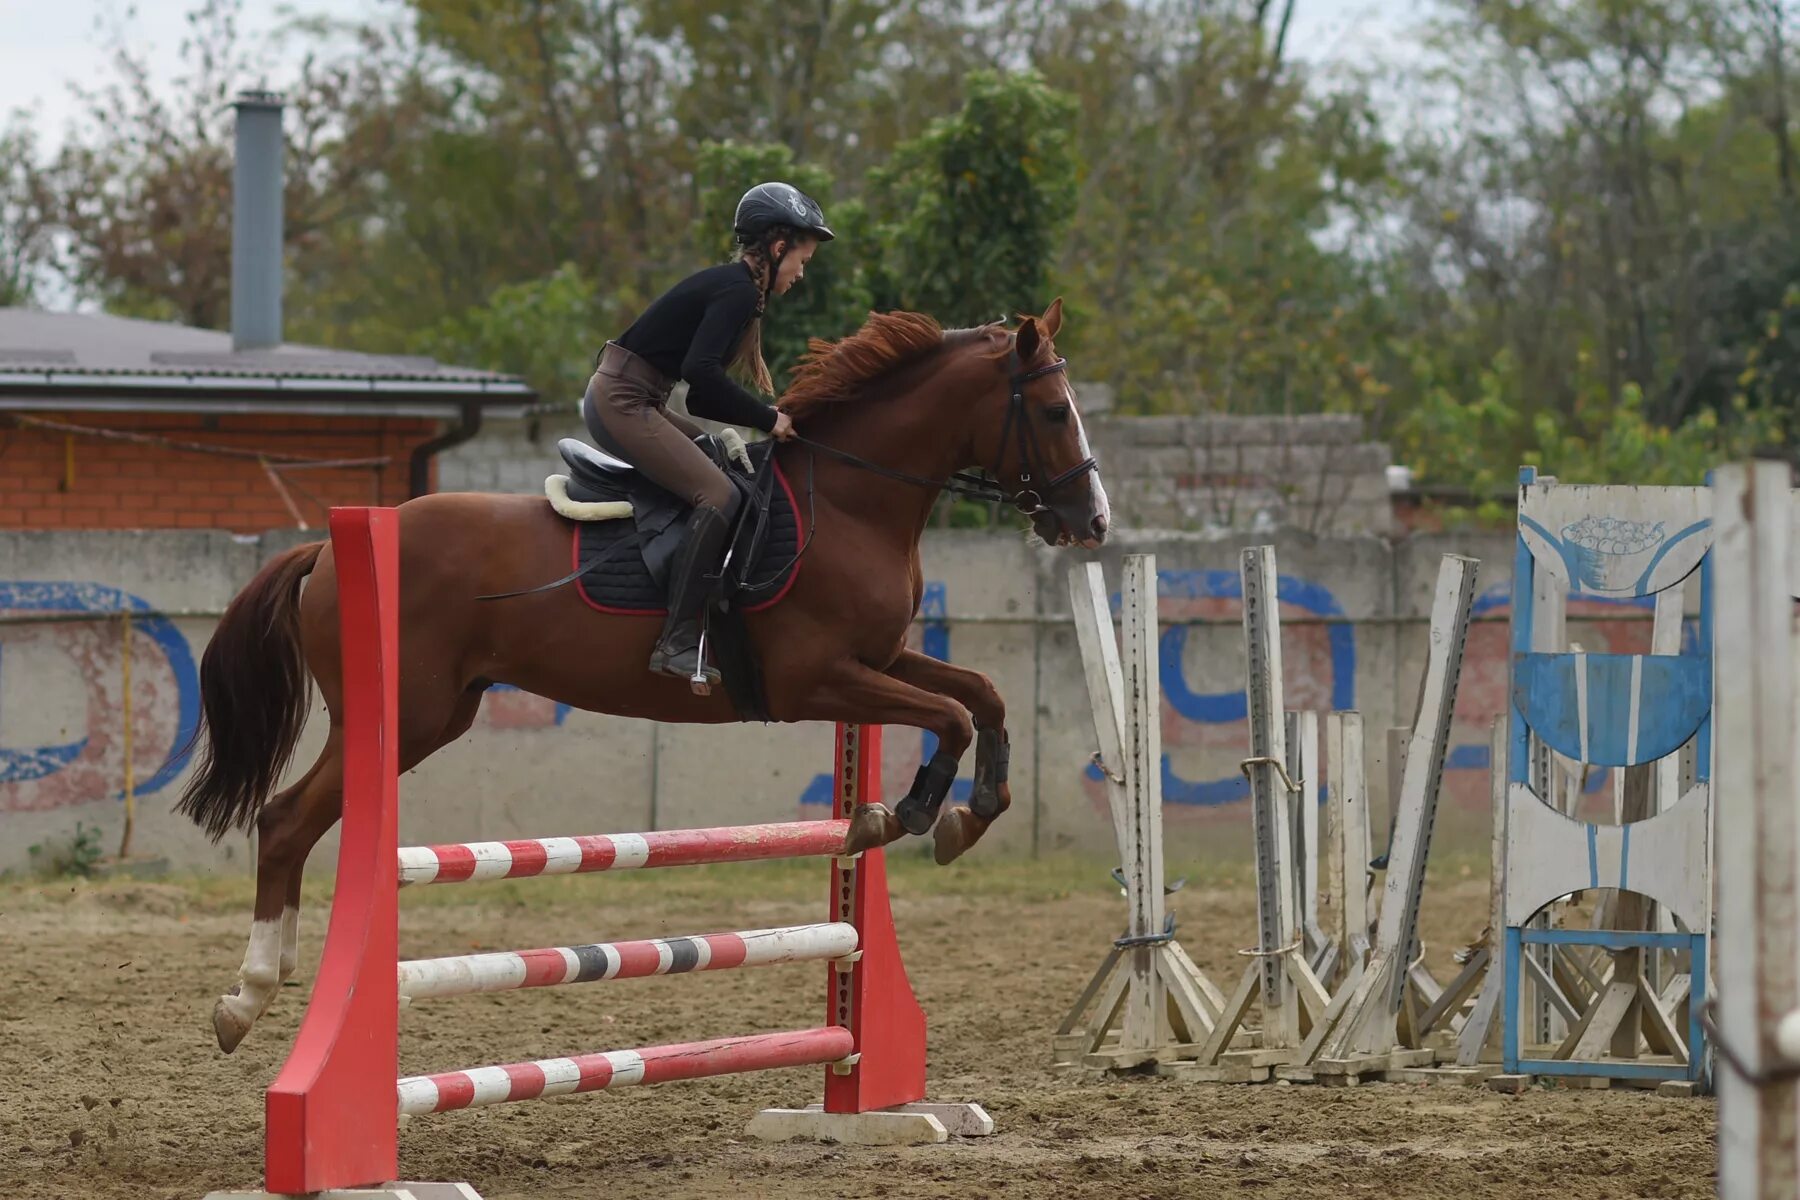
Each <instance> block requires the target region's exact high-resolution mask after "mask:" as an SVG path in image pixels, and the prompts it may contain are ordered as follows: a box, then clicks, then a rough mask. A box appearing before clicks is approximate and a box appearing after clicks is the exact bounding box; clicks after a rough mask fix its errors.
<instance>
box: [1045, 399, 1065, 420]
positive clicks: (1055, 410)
mask: <svg viewBox="0 0 1800 1200" xmlns="http://www.w3.org/2000/svg"><path fill="white" fill-rule="evenodd" d="M1045 415H1046V416H1048V417H1049V418H1050V420H1051V422H1052V423H1053V424H1056V425H1067V424H1068V423H1069V406H1068V405H1066V404H1053V405H1051V406H1050V407H1049V408H1048V409H1047V410H1045Z"/></svg>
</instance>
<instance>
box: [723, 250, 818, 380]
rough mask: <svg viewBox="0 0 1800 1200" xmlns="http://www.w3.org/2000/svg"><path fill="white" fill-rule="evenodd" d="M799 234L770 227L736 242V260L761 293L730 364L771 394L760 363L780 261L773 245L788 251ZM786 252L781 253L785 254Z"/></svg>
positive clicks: (764, 365) (765, 369)
mask: <svg viewBox="0 0 1800 1200" xmlns="http://www.w3.org/2000/svg"><path fill="white" fill-rule="evenodd" d="M800 236H801V235H800V231H799V230H798V229H796V228H794V227H793V226H792V225H771V226H769V227H768V228H767V229H765V230H763V231H762V233H761V234H760V235H759V236H757V237H756V238H755V239H754V240H753V241H746V240H745V239H743V238H741V237H740V238H739V239H738V246H737V255H736V257H737V259H738V260H739V261H740V262H748V263H749V264H750V266H751V267H752V269H754V270H755V272H756V275H757V280H758V284H759V287H760V290H761V294H760V295H759V296H758V297H757V301H756V316H755V317H754V318H752V319H751V321H750V327H749V328H748V329H746V330H745V331H744V339H743V342H742V343H741V344H740V345H739V346H738V352H737V356H736V357H735V358H733V359H732V361H731V365H732V367H733V368H735V369H736V370H737V371H738V372H739V373H740V374H742V375H744V376H746V377H747V378H748V379H749V380H750V382H751V383H753V384H755V385H756V386H757V387H758V388H761V389H762V390H763V391H765V392H768V393H769V394H770V395H773V394H774V393H775V380H774V379H773V378H772V377H771V376H770V375H769V364H768V363H766V362H764V361H763V351H762V323H763V312H764V310H765V309H766V308H767V307H768V303H769V293H770V291H771V290H772V289H773V288H774V287H775V272H776V270H777V269H778V268H779V267H780V266H781V259H780V258H778V257H776V255H775V254H774V253H773V250H774V246H775V243H776V242H785V243H787V249H789V250H791V249H792V248H793V245H794V241H795V239H797V238H799V237H800ZM786 252H787V251H786V250H784V251H783V252H782V253H783V254H784V255H785V254H786Z"/></svg>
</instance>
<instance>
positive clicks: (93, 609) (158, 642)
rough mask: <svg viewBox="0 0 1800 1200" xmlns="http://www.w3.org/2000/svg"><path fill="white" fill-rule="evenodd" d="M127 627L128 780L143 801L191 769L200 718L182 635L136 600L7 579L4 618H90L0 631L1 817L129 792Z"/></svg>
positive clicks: (111, 590) (83, 586) (195, 679)
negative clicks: (189, 754)
mask: <svg viewBox="0 0 1800 1200" xmlns="http://www.w3.org/2000/svg"><path fill="white" fill-rule="evenodd" d="M123 613H130V614H132V619H131V622H130V630H131V634H130V680H131V695H130V704H129V711H130V713H131V734H132V736H131V747H132V749H131V760H132V761H131V776H132V781H133V790H134V791H135V793H136V794H138V795H148V794H152V793H155V792H158V791H161V790H162V789H163V788H165V787H167V786H168V785H169V784H170V783H171V782H173V781H174V780H175V779H176V778H177V777H178V776H179V775H180V774H181V771H182V769H183V767H184V766H185V765H186V761H187V759H186V756H185V755H183V754H179V753H177V751H178V750H180V749H181V748H183V747H185V745H186V743H187V740H188V737H189V736H190V735H191V733H192V732H193V729H194V727H195V725H196V724H197V723H198V721H199V716H200V676H199V672H198V670H197V669H196V667H195V663H194V655H193V651H192V649H191V648H190V647H189V645H188V640H187V637H186V636H185V635H184V634H183V633H182V632H181V630H180V629H178V628H176V626H175V623H174V622H173V621H170V620H169V619H168V618H166V617H162V616H157V615H155V612H154V606H152V605H151V604H150V603H149V602H148V601H147V600H145V599H143V598H142V597H141V596H134V595H132V594H131V593H129V592H125V591H121V590H120V589H118V588H115V587H108V586H106V585H104V584H99V583H91V582H38V581H31V580H10V581H9V580H0V614H5V615H9V616H20V615H31V616H49V615H54V614H69V615H79V616H81V617H84V618H90V619H83V620H71V621H41V622H36V621H34V622H29V623H18V624H7V625H0V812H47V811H52V810H56V809H62V808H69V807H72V806H75V805H79V804H91V803H93V802H94V801H96V800H102V799H106V798H109V797H110V798H115V799H116V798H121V797H123V795H124V785H125V778H126V770H125V767H126V764H125V761H124V755H125V738H124V736H123V734H124V731H125V712H126V711H127V707H128V706H127V704H126V696H125V679H126V644H125V639H124V634H123V629H124V622H123V621H121V620H96V619H91V618H94V617H97V616H105V615H108V614H123Z"/></svg>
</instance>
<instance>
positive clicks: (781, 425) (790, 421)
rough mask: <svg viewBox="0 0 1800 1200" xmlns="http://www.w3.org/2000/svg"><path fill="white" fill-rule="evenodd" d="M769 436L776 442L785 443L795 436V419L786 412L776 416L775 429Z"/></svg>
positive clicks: (778, 413) (770, 431)
mask: <svg viewBox="0 0 1800 1200" xmlns="http://www.w3.org/2000/svg"><path fill="white" fill-rule="evenodd" d="M769 436H770V437H772V438H774V439H775V440H776V441H780V442H785V441H787V440H788V439H789V438H791V437H793V436H794V418H792V417H790V416H788V415H787V414H786V413H784V412H777V413H776V414H775V428H773V429H771V430H769Z"/></svg>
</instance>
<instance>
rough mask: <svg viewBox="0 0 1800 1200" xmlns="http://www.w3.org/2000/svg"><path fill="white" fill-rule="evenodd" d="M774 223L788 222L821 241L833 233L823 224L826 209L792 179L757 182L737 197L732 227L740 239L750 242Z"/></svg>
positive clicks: (746, 242) (783, 223)
mask: <svg viewBox="0 0 1800 1200" xmlns="http://www.w3.org/2000/svg"><path fill="white" fill-rule="evenodd" d="M775 225H790V226H792V227H793V228H795V229H798V230H800V231H802V232H803V233H808V234H811V235H812V236H813V237H816V238H818V239H819V240H820V241H821V242H829V241H830V240H831V239H832V237H833V236H835V235H834V234H833V233H832V232H831V228H830V226H828V225H826V224H825V210H824V209H822V208H820V207H819V203H818V201H816V200H814V199H813V198H812V197H811V196H808V195H807V194H806V193H805V192H803V191H801V190H800V189H799V188H797V187H795V186H794V185H793V184H791V183H779V182H774V183H759V184H757V185H756V186H755V187H753V188H751V189H750V190H749V191H747V192H745V193H744V196H743V199H741V200H739V201H738V206H737V215H736V216H735V217H733V218H732V222H731V228H732V230H733V231H734V232H736V234H737V236H738V240H739V241H740V242H743V243H744V244H745V245H753V244H755V242H756V241H757V240H758V239H759V238H761V237H762V235H763V234H764V233H766V232H767V231H768V230H769V229H770V227H772V226H775Z"/></svg>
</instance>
